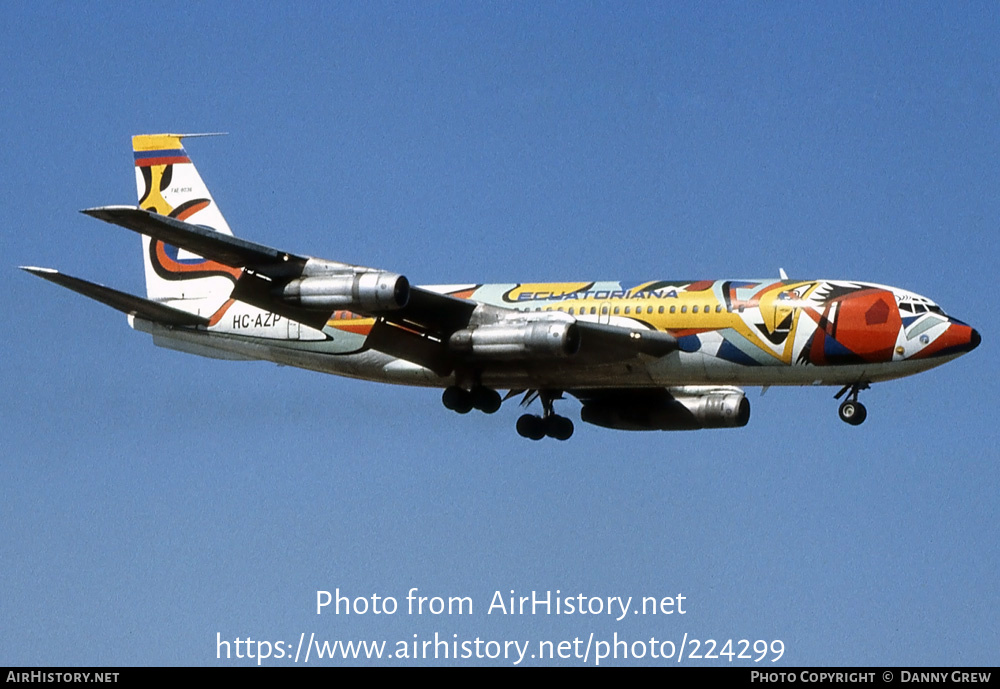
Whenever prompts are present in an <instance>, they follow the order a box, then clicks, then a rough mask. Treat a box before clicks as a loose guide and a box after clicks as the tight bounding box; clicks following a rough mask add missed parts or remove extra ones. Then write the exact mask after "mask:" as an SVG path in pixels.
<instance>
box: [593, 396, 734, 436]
mask: <svg viewBox="0 0 1000 689" xmlns="http://www.w3.org/2000/svg"><path fill="white" fill-rule="evenodd" d="M580 418H581V419H582V420H583V421H585V422H587V423H590V424H594V425H595V426H603V427H605V428H616V429H618V430H623V431H683V430H696V429H699V428H738V427H740V426H746V425H747V422H748V421H749V420H750V401H749V400H747V398H746V396H744V394H743V393H742V392H730V391H720V392H706V393H704V394H673V395H671V396H670V398H669V399H666V400H660V401H658V402H655V403H652V404H644V403H641V402H640V403H628V402H624V403H623V401H622V400H610V399H609V400H607V401H604V400H599V399H598V400H593V401H589V402H587V403H586V404H585V405H584V406H583V409H581V410H580Z"/></svg>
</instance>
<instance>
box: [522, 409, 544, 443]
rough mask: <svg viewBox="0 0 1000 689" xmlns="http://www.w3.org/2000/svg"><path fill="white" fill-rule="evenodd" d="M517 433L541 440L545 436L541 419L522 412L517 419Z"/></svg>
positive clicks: (523, 436)
mask: <svg viewBox="0 0 1000 689" xmlns="http://www.w3.org/2000/svg"><path fill="white" fill-rule="evenodd" d="M517 433H518V435H520V436H521V437H522V438H530V439H531V440H541V439H542V438H544V437H545V429H544V427H543V424H542V420H541V419H540V418H538V417H537V416H535V415H534V414H524V415H522V416H521V418H519V419H518V420H517Z"/></svg>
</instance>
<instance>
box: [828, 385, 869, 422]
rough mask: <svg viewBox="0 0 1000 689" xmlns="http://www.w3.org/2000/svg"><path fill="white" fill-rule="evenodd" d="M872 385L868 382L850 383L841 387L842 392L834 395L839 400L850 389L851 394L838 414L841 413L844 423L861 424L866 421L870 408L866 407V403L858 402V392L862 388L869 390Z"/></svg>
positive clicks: (842, 404)
mask: <svg viewBox="0 0 1000 689" xmlns="http://www.w3.org/2000/svg"><path fill="white" fill-rule="evenodd" d="M869 387H871V386H870V385H868V383H852V384H850V385H845V386H844V387H843V388H841V390H840V392H838V393H837V394H836V395H834V397H833V399H835V400H839V399H840V398H841V397H843V396H844V394H845V393H847V392H848V391H849V392H850V394H849V395H848V397H847V399H846V400H844V401H843V402H842V403H841V405H840V409H839V410H838V412H837V413H838V414H839V415H840V420H841V421H843V422H844V423H849V424H851V425H852V426H860V425H861V424H862V423H864V421H865V419H866V418H868V410H867V409H865V405H863V404H861V402H858V393H859V392H861V391H862V390H867V389H868V388H869Z"/></svg>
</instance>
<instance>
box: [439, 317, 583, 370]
mask: <svg viewBox="0 0 1000 689" xmlns="http://www.w3.org/2000/svg"><path fill="white" fill-rule="evenodd" d="M448 345H449V346H450V347H451V349H452V351H454V352H459V353H464V354H471V355H472V356H483V357H489V358H491V359H512V360H516V359H524V358H528V357H533V358H538V357H542V358H562V357H568V356H573V355H574V354H576V353H577V351H578V350H579V349H580V332H579V328H577V326H576V324H575V323H566V322H559V321H557V322H546V321H535V322H529V323H523V324H512V323H503V324H499V325H482V326H479V327H477V328H464V329H462V330H457V331H455V332H454V333H453V334H452V335H451V337H450V338H449V339H448Z"/></svg>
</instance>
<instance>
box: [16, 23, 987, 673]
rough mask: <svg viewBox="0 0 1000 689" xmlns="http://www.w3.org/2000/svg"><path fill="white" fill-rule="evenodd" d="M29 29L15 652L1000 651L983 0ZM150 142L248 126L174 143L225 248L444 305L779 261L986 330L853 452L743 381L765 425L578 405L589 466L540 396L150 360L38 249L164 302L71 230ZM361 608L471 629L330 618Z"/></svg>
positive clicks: (129, 265) (19, 109)
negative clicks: (929, 303)
mask: <svg viewBox="0 0 1000 689" xmlns="http://www.w3.org/2000/svg"><path fill="white" fill-rule="evenodd" d="M0 20H2V21H0V64H2V65H3V69H2V70H0V118H2V121H3V123H4V124H3V128H4V136H3V139H4V143H5V152H4V154H3V165H2V167H0V170H2V173H0V175H2V179H3V189H4V194H3V207H4V216H5V219H4V225H5V230H4V231H3V232H2V233H0V242H2V248H3V252H2V253H3V255H4V256H5V257H6V259H7V269H6V270H3V271H0V280H2V284H3V287H4V291H5V292H6V294H7V295H8V299H7V300H6V302H5V306H4V307H3V309H4V315H5V319H4V320H5V321H6V324H7V333H8V334H7V336H6V337H4V338H3V341H2V344H0V348H2V349H0V357H2V358H0V360H2V362H3V365H2V367H0V376H2V379H3V388H4V390H6V393H7V394H5V395H3V397H2V400H0V420H2V424H3V428H4V442H3V449H2V451H0V458H2V465H0V466H2V472H3V473H2V476H3V481H2V482H0V498H2V499H0V524H2V528H0V561H2V562H3V563H4V568H3V569H4V593H3V595H2V596H0V619H3V620H4V622H3V624H0V661H2V662H3V663H4V664H13V665H75V664H87V665H139V664H183V665H202V664H215V663H218V662H220V661H218V660H217V659H216V638H217V637H216V635H217V633H218V634H221V636H222V638H224V639H230V640H235V638H236V637H240V638H246V637H248V636H249V637H251V638H253V639H255V640H257V639H260V640H270V641H272V642H273V641H278V640H283V641H286V642H289V643H290V642H295V641H297V640H298V639H299V637H300V635H301V634H303V633H304V634H305V635H306V637H308V636H309V635H310V634H312V633H315V634H316V637H317V638H320V639H328V640H335V639H344V640H351V639H372V640H385V641H387V642H389V644H390V645H393V644H394V643H395V642H396V641H397V640H401V639H402V640H412V639H413V638H414V636H413V635H417V636H418V638H419V639H420V640H424V639H426V638H430V637H433V634H434V633H435V632H438V633H439V634H441V635H443V636H445V637H447V638H449V639H450V638H454V637H452V635H454V634H457V635H458V637H457V638H458V639H459V640H465V639H474V638H475V637H477V636H478V637H480V638H481V639H484V640H506V639H519V640H522V641H524V640H531V641H532V642H533V643H537V642H538V641H542V640H552V641H554V642H556V643H558V642H559V641H562V640H565V639H569V640H572V639H573V638H576V637H582V638H588V635H589V634H590V633H594V635H595V638H596V639H612V638H613V635H614V634H615V633H617V634H618V636H619V638H622V639H628V640H630V641H631V640H637V639H648V638H649V637H650V636H653V637H657V638H659V639H661V640H663V639H670V640H673V641H675V642H676V643H679V642H680V640H681V637H683V635H684V634H687V635H688V637H689V638H698V639H708V638H712V639H716V640H718V641H720V643H721V642H724V640H726V639H730V638H732V639H734V640H739V639H743V638H746V639H750V640H756V639H764V640H768V641H770V640H774V639H780V640H781V641H782V642H783V643H784V648H785V652H784V656H783V657H782V659H781V660H780V661H779V662H778V663H774V664H771V663H767V662H766V661H765V663H762V664H767V665H771V666H775V667H777V666H782V665H814V664H823V665H871V664H874V665H881V664H888V665H906V666H911V665H922V664H931V665H952V664H957V665H968V664H990V665H994V664H996V662H997V658H998V650H997V649H998V647H1000V646H998V643H1000V632H998V627H997V622H996V617H995V610H996V607H997V602H998V600H997V599H998V592H1000V589H998V583H997V577H996V572H997V569H998V565H1000V558H998V551H997V545H996V543H997V540H998V538H997V536H998V534H997V526H996V523H997V509H996V503H997V494H998V488H1000V485H998V484H1000V481H998V473H997V459H998V451H997V447H998V446H1000V436H998V430H997V425H996V423H995V418H996V409H997V401H998V400H997V395H996V382H995V381H996V380H997V379H998V366H997V354H996V348H995V344H994V343H995V342H996V340H997V333H996V329H995V328H993V327H992V321H993V319H992V318H991V317H990V313H991V307H990V306H989V305H990V304H991V303H992V301H993V300H994V298H993V296H992V288H993V284H992V281H991V280H992V276H993V275H994V274H995V272H996V265H997V258H998V243H997V238H996V231H997V225H998V218H1000V206H998V202H997V189H998V188H1000V179H998V170H1000V166H998V165H997V160H998V157H1000V128H998V122H1000V44H998V43H997V41H996V36H997V34H998V30H1000V21H998V20H1000V11H998V9H997V7H996V5H995V4H989V3H962V4H951V3H941V4H926V3H906V4H905V5H903V4H889V5H880V6H869V5H858V4H849V3H820V4H803V3H767V4H764V5H760V4H744V3H712V4H696V3H670V4H666V6H664V4H663V3H652V4H628V5H622V4H619V3H609V4H591V3H587V4H584V3H545V4H528V3H518V4H514V5H510V4H508V3H500V4H488V3H434V4H426V3H402V4H376V3H357V4H345V5H333V4H326V3H323V4H319V3H295V4H293V5H291V6H284V5H281V6H278V5H272V4H250V5H247V4H245V3H231V4H230V3H212V4H199V5H192V6H182V7H181V8H180V9H178V10H175V11H165V10H151V9H147V8H141V9H140V8H139V7H135V6H133V5H130V4H125V3H121V4H116V3H104V4H101V5H90V4H84V5H67V4H65V3H31V4H28V3H22V4H17V3H8V4H5V5H3V7H2V8H0ZM162 131H184V132H186V131H228V132H230V134H229V136H226V137H222V138H217V139H201V140H196V141H190V142H189V143H188V145H187V149H188V151H189V153H190V154H191V155H192V157H193V158H194V160H195V162H196V163H197V165H198V168H199V170H200V172H201V173H202V176H203V177H204V178H205V180H206V182H207V183H208V185H209V186H210V188H211V189H212V192H213V195H214V196H215V199H216V201H217V202H218V203H219V205H220V207H221V208H222V210H223V212H224V213H225V214H226V217H227V219H228V221H229V223H230V225H231V226H232V227H233V229H234V231H235V232H236V233H237V234H239V235H241V236H244V237H247V238H249V239H253V240H256V241H259V242H263V243H265V244H270V245H273V246H279V247H282V248H286V249H290V250H293V251H297V252H300V253H309V254H314V255H320V256H323V257H326V258H332V259H338V260H345V261H352V262H359V263H364V264H366V265H374V266H378V267H381V268H385V269H388V270H395V271H399V272H402V273H405V274H406V275H407V276H408V277H409V278H410V279H411V280H412V281H413V282H415V283H424V284H434V283H459V282H517V281H541V280H576V279H583V280H595V279H623V280H632V279H635V280H643V279H703V278H720V277H765V276H776V275H777V273H778V269H779V267H783V268H784V269H785V270H787V271H788V273H789V275H791V276H792V277H793V278H794V277H803V278H846V279H858V280H869V281H873V282H880V283H884V284H890V285H897V286H900V287H905V288H908V289H911V290H913V291H915V292H918V293H920V294H924V295H927V296H929V297H931V298H932V299H935V300H936V301H937V302H938V303H940V304H941V305H942V307H943V308H944V309H945V310H946V311H948V312H949V313H950V314H952V315H954V316H956V317H958V318H961V319H963V320H966V321H967V322H969V323H971V324H973V325H974V326H975V327H976V328H977V329H979V331H980V332H981V333H982V334H983V344H982V346H981V347H980V348H979V349H978V350H976V351H975V352H974V353H972V354H970V355H969V356H967V357H964V358H962V359H960V360H958V361H957V362H954V363H951V364H948V365H947V366H944V367H942V368H938V369H935V370H933V371H930V372H927V373H925V374H922V375H920V376H916V377H914V378H909V379H904V380H900V381H895V382H890V383H885V384H880V385H876V386H874V388H873V389H872V390H871V391H869V392H866V393H864V395H863V397H862V399H863V401H864V402H865V403H866V404H867V406H868V410H869V417H868V420H867V422H866V423H865V424H864V425H863V426H860V427H858V428H852V427H848V426H847V425H845V424H843V423H841V422H840V421H839V420H838V419H837V415H836V402H835V401H834V400H833V399H832V395H833V392H834V391H833V390H828V389H825V388H823V389H796V388H790V389H777V388H773V389H771V390H769V391H768V393H767V394H766V395H765V396H763V397H761V396H760V393H759V390H757V389H751V390H750V399H751V404H752V406H753V414H752V418H751V422H750V425H749V426H747V427H746V428H744V429H739V430H719V431H702V432H697V433H625V432H615V431H608V430H603V429H599V428H596V427H592V426H586V425H583V424H580V423H578V424H577V432H576V435H575V436H574V437H573V439H572V440H571V441H569V442H567V443H557V442H554V441H545V442H540V443H531V442H529V441H525V440H522V439H521V438H519V437H517V435H516V434H515V432H514V428H513V427H514V422H515V420H516V417H517V414H518V411H517V410H516V409H515V408H514V406H513V405H510V406H508V405H505V406H504V408H503V409H502V410H501V411H500V412H499V413H498V414H496V415H494V416H490V417H487V416H485V415H482V414H471V415H468V416H467V417H459V416H456V415H455V414H453V413H451V412H448V411H447V410H445V409H444V408H443V407H442V406H441V404H440V401H439V395H438V393H437V392H435V391H433V390H421V389H406V388H391V387H388V386H385V385H379V384H373V383H364V382H359V381H352V380H347V379H339V378H333V377H329V376H323V375H320V374H315V373H309V372H305V371H298V370H292V369H287V368H277V367H275V366H273V365H271V364H266V363H237V362H222V361H211V360H207V359H200V358H196V357H192V356H189V355H183V354H180V353H176V352H172V351H167V350H162V349H157V348H155V347H154V346H153V345H152V343H151V341H150V340H149V339H148V337H146V336H145V335H142V334H139V333H135V332H133V331H131V330H129V329H128V327H127V325H126V323H125V322H124V318H123V317H121V316H120V314H118V313H117V312H114V311H112V310H110V309H108V308H106V307H103V306H101V305H99V304H96V303H92V302H90V301H88V300H86V299H84V298H82V297H79V296H78V295H74V294H72V293H70V292H68V291H66V290H62V289H59V288H56V287H54V286H52V285H49V284H46V283H43V282H42V281H40V280H37V279H35V278H33V277H31V276H29V275H26V274H24V273H22V272H20V271H18V270H16V266H18V265H24V264H28V265H43V266H51V267H55V268H59V269H61V270H64V271H66V272H69V273H71V274H74V275H79V276H80V277H84V278H87V279H91V280H95V281H98V282H102V283H104V284H109V285H112V286H115V287H118V288H120V289H124V290H128V291H131V292H133V293H142V292H143V280H142V267H141V259H140V253H139V242H138V239H137V238H136V237H135V236H134V235H132V234H131V233H128V232H125V231H122V230H120V229H119V228H114V227H112V226H110V225H106V224H104V223H99V222H95V221H93V220H91V219H89V218H87V217H85V216H82V215H80V214H78V213H77V212H76V211H77V210H79V209H81V208H86V207H91V206H95V205H103V204H109V203H134V201H135V186H134V177H133V169H132V163H131V151H130V141H129V137H130V136H131V135H133V134H137V133H153V132H162ZM562 409H563V410H564V413H566V414H568V415H569V416H571V417H574V418H577V419H578V412H579V404H578V403H577V402H575V401H568V402H564V403H562ZM338 587H339V588H340V589H341V591H342V592H346V593H349V594H350V595H351V596H352V597H353V596H368V597H370V596H371V595H372V594H378V595H380V596H393V597H395V598H397V599H398V600H399V601H400V603H401V605H402V604H403V603H404V602H405V596H406V593H407V591H408V590H409V589H410V588H411V587H417V588H419V589H420V592H421V594H423V595H428V596H435V595H436V596H469V597H470V598H472V599H473V602H474V605H475V607H474V613H473V615H471V616H464V617H458V616H451V617H448V616H440V617H434V616H426V615H425V616H415V615H407V614H402V612H401V613H398V614H396V615H392V616H374V615H365V616H357V615H355V616H350V617H348V616H344V615H340V616H337V615H332V614H324V615H321V616H317V615H316V614H315V609H314V606H315V598H316V591H317V590H331V591H333V590H334V589H335V588H338ZM511 589H514V590H515V591H517V593H518V594H527V595H530V591H531V590H536V591H547V590H552V591H555V590H557V589H558V590H560V591H561V592H562V594H561V595H576V594H578V593H583V594H585V595H586V596H601V597H608V596H625V597H628V596H633V597H635V598H636V599H637V600H638V598H640V597H643V596H656V597H663V596H674V595H676V594H678V593H681V594H683V595H684V596H685V598H686V601H687V604H686V609H687V613H686V614H685V615H684V616H683V617H682V616H680V615H673V616H670V617H667V616H662V615H661V616H651V615H648V616H641V615H640V616H632V617H629V618H627V619H625V620H622V621H620V622H619V621H616V620H615V619H613V618H612V619H609V618H608V617H607V616H603V617H601V616H558V617H557V616H545V615H535V616H523V617H520V616H517V617H515V616H500V615H497V614H491V615H487V614H486V612H487V609H488V607H489V604H490V601H491V599H492V596H493V595H494V592H495V591H501V592H503V593H506V592H508V591H509V590H511ZM221 662H222V664H240V663H243V662H247V661H237V660H235V659H234V660H231V661H221ZM270 662H271V664H275V665H290V664H291V663H290V662H289V661H288V660H287V659H285V660H273V661H270ZM395 662H397V663H398V662H400V661H395ZM462 662H463V663H464V662H472V661H462ZM495 662H496V664H505V662H506V661H503V660H502V659H501V660H497V661H495ZM539 662H541V661H539V660H537V659H536V660H534V661H530V660H529V661H528V663H529V664H531V663H534V664H537V663H539ZM564 662H565V663H566V664H570V665H574V664H579V663H580V661H578V660H575V659H570V660H567V661H564ZM617 662H618V663H619V664H624V663H625V662H628V663H632V662H650V660H649V659H648V658H646V659H644V661H633V660H631V659H630V660H629V661H622V660H619V661H617ZM685 662H687V661H685ZM722 662H723V663H725V661H722ZM744 662H746V661H744ZM693 664H694V663H693ZM734 664H735V663H734ZM749 664H750V665H753V663H749Z"/></svg>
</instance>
